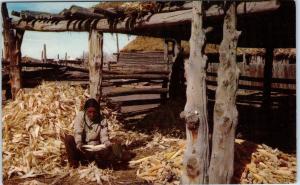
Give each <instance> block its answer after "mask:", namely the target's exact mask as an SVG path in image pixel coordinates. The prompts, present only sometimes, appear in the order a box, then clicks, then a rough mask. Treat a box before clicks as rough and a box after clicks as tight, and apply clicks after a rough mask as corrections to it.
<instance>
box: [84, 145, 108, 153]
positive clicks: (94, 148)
mask: <svg viewBox="0 0 300 185" xmlns="http://www.w3.org/2000/svg"><path fill="white" fill-rule="evenodd" d="M82 147H83V148H85V149H86V150H87V151H91V152H97V151H100V150H103V149H105V148H106V147H105V145H104V144H101V145H83V146H82Z"/></svg>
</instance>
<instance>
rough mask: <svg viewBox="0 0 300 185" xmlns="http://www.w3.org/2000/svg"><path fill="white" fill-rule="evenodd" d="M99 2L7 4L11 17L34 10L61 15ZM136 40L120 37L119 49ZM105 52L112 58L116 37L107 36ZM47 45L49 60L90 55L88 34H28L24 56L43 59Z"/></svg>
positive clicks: (22, 49) (105, 38)
mask: <svg viewBox="0 0 300 185" xmlns="http://www.w3.org/2000/svg"><path fill="white" fill-rule="evenodd" d="M97 3H98V2H8V3H7V9H8V12H9V14H10V13H11V11H12V10H15V11H21V10H31V11H43V12H49V13H59V12H61V11H62V10H63V9H64V8H70V7H71V6H72V5H77V6H82V7H91V6H93V5H95V4H97ZM134 38H135V36H129V35H124V34H119V47H120V49H121V48H122V47H124V46H125V45H126V44H127V43H128V42H130V41H131V40H133V39H134ZM103 40H104V42H103V50H104V52H106V53H109V54H112V53H114V52H116V51H117V44H116V35H115V34H111V33H104V39H103ZM44 44H46V50H47V52H46V53H47V58H57V56H58V55H59V56H60V58H63V57H65V53H67V55H68V57H69V58H76V57H81V56H82V53H83V52H84V51H85V52H88V32H36V31H26V32H25V34H24V37H23V42H22V48H21V52H22V56H30V57H33V58H37V59H40V58H41V52H42V50H43V45H44Z"/></svg>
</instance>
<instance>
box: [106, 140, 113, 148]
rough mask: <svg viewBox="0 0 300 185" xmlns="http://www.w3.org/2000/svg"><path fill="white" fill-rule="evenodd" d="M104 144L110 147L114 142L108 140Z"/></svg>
mask: <svg viewBox="0 0 300 185" xmlns="http://www.w3.org/2000/svg"><path fill="white" fill-rule="evenodd" d="M104 145H105V147H106V148H109V147H111V146H112V143H111V142H110V141H107V142H105V143H104Z"/></svg>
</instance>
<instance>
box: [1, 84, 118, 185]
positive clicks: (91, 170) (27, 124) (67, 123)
mask: <svg viewBox="0 0 300 185" xmlns="http://www.w3.org/2000/svg"><path fill="white" fill-rule="evenodd" d="M87 97H88V94H87V91H85V90H84V89H82V88H81V87H79V86H77V87H76V86H75V87H74V86H69V85H67V84H56V83H43V84H42V85H41V86H39V87H37V88H34V89H30V90H29V91H28V92H26V93H25V92H24V91H23V90H21V91H19V93H18V95H17V98H16V100H15V101H12V102H9V103H7V104H6V105H5V106H4V107H3V116H2V124H3V176H4V180H5V179H7V178H10V177H12V176H18V177H19V178H29V177H40V176H44V177H55V176H60V175H61V174H68V175H71V176H72V175H76V174H77V175H79V176H80V178H87V180H90V181H95V182H97V183H98V184H101V181H103V180H104V181H108V180H109V179H110V170H101V169H98V168H97V167H96V166H95V164H91V165H89V166H88V167H80V168H78V169H76V170H73V169H71V168H69V166H68V164H67V162H66V154H65V148H64V144H63V141H62V137H63V136H64V134H73V119H74V117H75V115H76V113H77V112H78V111H79V110H80V109H81V107H82V105H83V103H84V101H85V100H86V99H87ZM103 112H104V114H105V116H106V117H108V119H109V121H111V122H112V123H111V124H110V128H109V129H113V128H114V129H115V127H118V126H116V125H113V124H114V122H113V120H114V114H112V113H110V114H108V113H109V110H107V109H104V110H103ZM33 184H34V182H33Z"/></svg>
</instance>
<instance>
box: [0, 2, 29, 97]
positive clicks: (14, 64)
mask: <svg viewBox="0 0 300 185" xmlns="http://www.w3.org/2000/svg"><path fill="white" fill-rule="evenodd" d="M1 13H2V17H3V38H4V50H5V51H4V59H5V60H6V61H8V62H9V66H10V67H9V77H10V87H11V92H12V99H15V97H16V95H17V93H18V91H19V90H20V89H21V66H20V62H21V44H22V40H23V35H24V30H16V33H14V30H12V28H11V21H10V18H9V16H8V11H7V7H6V3H2V7H1Z"/></svg>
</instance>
